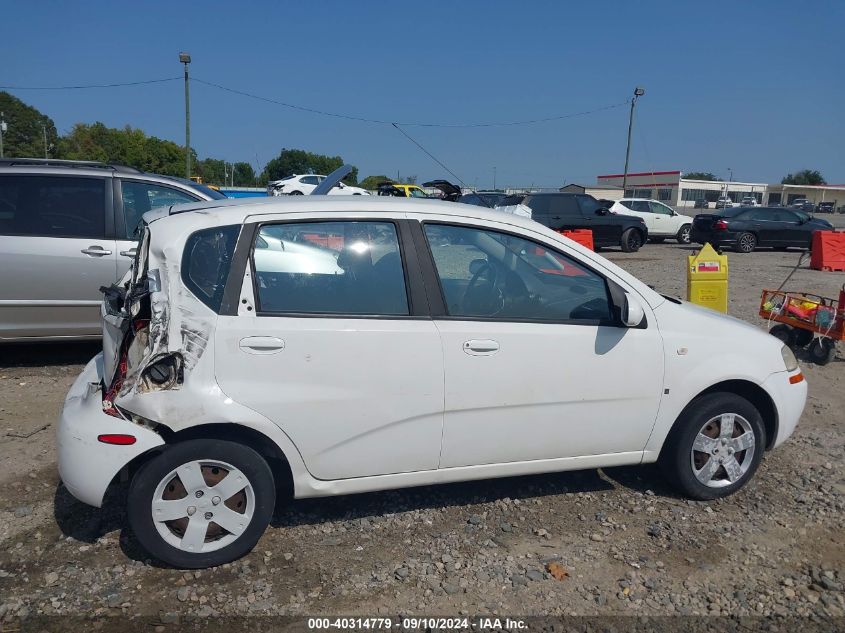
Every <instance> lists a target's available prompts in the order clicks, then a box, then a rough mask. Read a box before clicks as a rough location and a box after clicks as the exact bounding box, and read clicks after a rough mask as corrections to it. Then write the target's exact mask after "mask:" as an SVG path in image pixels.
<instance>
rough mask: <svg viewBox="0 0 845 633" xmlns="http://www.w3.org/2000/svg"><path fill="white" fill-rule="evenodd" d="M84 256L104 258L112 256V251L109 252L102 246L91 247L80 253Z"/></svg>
mask: <svg viewBox="0 0 845 633" xmlns="http://www.w3.org/2000/svg"><path fill="white" fill-rule="evenodd" d="M80 252H81V253H82V254H83V255H93V256H94V257H103V256H104V255H111V251H107V250H106V249H104V248H103V247H102V246H97V245H94V246H89V247H88V248H83V249H82V250H81V251H80Z"/></svg>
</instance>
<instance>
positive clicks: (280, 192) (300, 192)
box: [267, 174, 371, 196]
mask: <svg viewBox="0 0 845 633" xmlns="http://www.w3.org/2000/svg"><path fill="white" fill-rule="evenodd" d="M325 178H326V177H325V176H321V175H319V174H299V175H293V176H288V177H287V178H282V179H281V180H271V181H270V182H268V183H267V195H268V196H307V195H309V194H310V193H311V192H312V191H314V189H315V188H316V187H317V185H319V184H320V183H321V182H323V180H325ZM329 195H330V196H369V195H371V194H370V192H369V191H367V190H366V189H362V188H361V187H353V186H352V185H347V184H345V183H342V182H339V183H337V184H336V185H335V186H334V187H332V190H331V191H329Z"/></svg>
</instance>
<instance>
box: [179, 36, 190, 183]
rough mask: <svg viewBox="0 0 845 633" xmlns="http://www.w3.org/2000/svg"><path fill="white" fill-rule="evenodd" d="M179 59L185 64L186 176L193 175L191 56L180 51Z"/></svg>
mask: <svg viewBox="0 0 845 633" xmlns="http://www.w3.org/2000/svg"><path fill="white" fill-rule="evenodd" d="M179 61H180V62H182V63H183V64H184V65H185V178H190V177H191V91H190V88H189V87H188V84H189V78H188V64H190V63H191V56H190V55H189V54H188V53H179Z"/></svg>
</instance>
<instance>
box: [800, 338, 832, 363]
mask: <svg viewBox="0 0 845 633" xmlns="http://www.w3.org/2000/svg"><path fill="white" fill-rule="evenodd" d="M835 353H836V343H835V342H834V341H833V339H829V338H827V337H825V338H815V339H813V342H812V343H810V346H809V347H808V348H807V355H808V356H809V357H810V360H811V361H813V362H814V363H815V364H816V365H827V364H828V363H829V362H830V361H831V360H833V356H834V354H835Z"/></svg>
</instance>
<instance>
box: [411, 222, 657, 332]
mask: <svg viewBox="0 0 845 633" xmlns="http://www.w3.org/2000/svg"><path fill="white" fill-rule="evenodd" d="M418 224H419V228H420V232H421V233H422V239H423V240H424V242H423V243H424V246H423V248H425V249H426V257H427V259H428V260H429V265H430V266H431V273H433V277H434V278H433V279H432V278H431V273H429V274H424V275H423V276H424V278H425V280H426V284H427V287H426V290H427V291H428V293H429V296H431V295H432V294H433V293H436V295H437V296H438V298H439V306H438V307H440V309H439V310H437V311H434V310H432V317H433V318H434V319H435V320H442V321H478V322H484V323H532V324H542V325H584V326H598V327H618V328H626V329H627V326H625V325H624V324H623V323H622V321H621V318H620V316H621V315H620V314H618V312H619V310H618V309H616V307H615V303H616V300H615V295H614V294H613V293H612V292H611V287H612V284H613V285H615V286H617V287H618V288H619V289H620V290H621V291H622V292H625V291H624V289H623V288H622V287H621V286H620V285H619V284H618V283H617V282H616V281H614V280H613V279H610V278H608V277H607V275H605V274H603V273H601V272H599V271H598V270H596V269H595V268H593V267H592V266H590V265H589V264H587V263H585V262H583V261H581V260H580V259H575V258H573V257H572V256H570V255H568V254H566V253H565V252H563V251H562V249H560V248H558V247H557V246H553V245H551V244H548V243H546V242H544V241H542V240H539V239H537V238H534V237H528V236H526V235H523V234H521V233H516V232H513V231H508V230H506V229H501V228H499V227H491V226H488V225H485V224H479V223H475V222H460V221H454V220H452V221H448V220H422V221H419V222H418ZM428 224H432V225H441V226H457V227H461V228H469V229H478V230H482V231H491V232H493V233H501V234H503V235H508V236H511V237H516V238H520V239H523V240H528V241H532V242H536V243H537V244H540V245H542V246H543V247H544V248H546V249H548V250H551V251H552V252H555V253H558V254H559V255H561V256H562V257H565V258H566V259H567V260H572V261H573V262H574V263H575V264H576V265H578V266H582V267H583V268H585V269H587V270H589V271H590V272H591V273H593V274H595V275H597V276H598V277H600V278H601V279H602V280H603V281H604V287H605V292H606V293H607V301H608V304H609V305H610V307H611V311H612V313H613V317H612V319H611V320H609V321H603V320H601V319H555V320H551V319H528V318H522V319H515V318H507V319H503V318H499V317H485V316H454V315H451V314H449V313H448V309H447V308H446V294H445V292H444V291H443V285H442V283H441V282H440V275H439V274H437V265H436V264H435V262H434V254H433V253H432V250H431V244H430V243H429V240H428V236H427V235H426V233H425V225H428ZM435 305H437V304H435ZM640 327H641V328H643V329H644V328H645V327H647V319H643V322H642V325H641V326H640Z"/></svg>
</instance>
